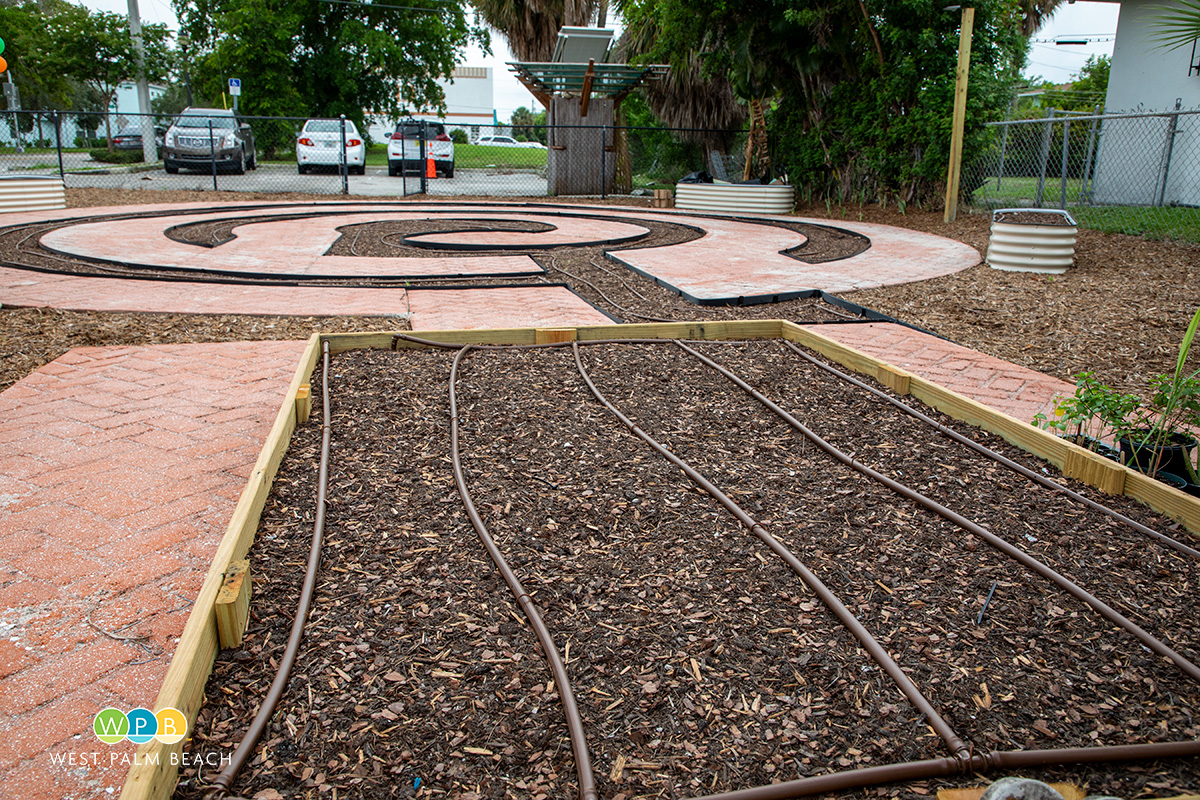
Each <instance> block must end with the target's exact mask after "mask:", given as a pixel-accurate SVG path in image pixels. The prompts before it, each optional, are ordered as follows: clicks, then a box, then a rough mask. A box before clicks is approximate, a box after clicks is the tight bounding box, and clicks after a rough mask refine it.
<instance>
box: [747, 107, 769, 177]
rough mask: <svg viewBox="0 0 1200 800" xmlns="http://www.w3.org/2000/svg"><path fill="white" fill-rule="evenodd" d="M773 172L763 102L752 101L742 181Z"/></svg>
mask: <svg viewBox="0 0 1200 800" xmlns="http://www.w3.org/2000/svg"><path fill="white" fill-rule="evenodd" d="M770 171H771V153H770V149H769V148H768V146H767V117H766V114H764V113H763V101H762V99H761V98H755V99H753V100H751V101H750V136H749V138H748V139H746V168H745V169H744V170H743V171H742V180H744V181H748V180H750V179H751V178H753V177H757V176H759V175H767V174H769V173H770Z"/></svg>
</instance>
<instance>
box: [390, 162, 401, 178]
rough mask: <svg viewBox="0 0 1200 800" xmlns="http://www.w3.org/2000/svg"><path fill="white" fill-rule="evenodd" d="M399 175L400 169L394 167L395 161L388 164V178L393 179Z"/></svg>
mask: <svg viewBox="0 0 1200 800" xmlns="http://www.w3.org/2000/svg"><path fill="white" fill-rule="evenodd" d="M399 174H400V168H399V167H397V166H396V162H395V161H389V162H388V177H389V178H394V177H396V176H397V175H399Z"/></svg>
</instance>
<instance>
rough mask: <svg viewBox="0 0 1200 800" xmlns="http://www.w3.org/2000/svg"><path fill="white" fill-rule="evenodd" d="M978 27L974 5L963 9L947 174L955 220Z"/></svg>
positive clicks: (950, 212)
mask: <svg viewBox="0 0 1200 800" xmlns="http://www.w3.org/2000/svg"><path fill="white" fill-rule="evenodd" d="M974 27H975V9H973V8H964V9H963V10H962V31H961V32H960V33H959V35H958V70H957V71H956V72H955V76H954V121H953V123H952V126H953V127H952V130H951V134H950V170H949V174H947V176H946V216H945V218H944V221H946V222H953V221H954V220H955V218H956V217H957V216H958V180H959V177H960V176H961V173H962V150H963V127H964V125H965V123H966V118H967V77H968V76H969V75H970V72H971V32H972V30H973V29H974Z"/></svg>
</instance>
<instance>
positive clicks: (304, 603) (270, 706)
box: [204, 342, 330, 800]
mask: <svg viewBox="0 0 1200 800" xmlns="http://www.w3.org/2000/svg"><path fill="white" fill-rule="evenodd" d="M321 417H322V422H321V466H320V468H319V470H318V476H317V510H316V519H315V520H314V522H313V535H312V547H311V549H310V550H309V553H308V571H307V572H306V573H305V574H304V586H303V588H302V589H301V590H300V602H299V603H298V604H297V605H296V616H295V618H294V619H293V620H292V632H291V635H290V636H289V638H288V643H287V649H286V650H284V653H283V658H281V659H280V660H279V670H278V671H277V672H276V673H275V680H274V681H272V682H271V688H270V690H269V691H268V692H267V696H266V697H265V698H263V702H262V705H261V706H259V708H258V713H257V714H255V715H254V720H253V721H252V722H251V723H250V727H249V728H247V729H246V734H245V736H243V737H242V741H241V742H240V743H239V744H238V746H237V749H236V750H235V751H234V752H233V755H232V756H231V757H230V760H229V763H228V764H227V765H226V766H225V769H223V770H221V774H220V775H218V776H217V777H216V779H215V780H214V781H213V784H215V785H214V786H213V788H211V789H209V790H208V791H207V792H205V794H204V797H205V800H214V798H219V797H224V796H225V795H227V794H229V792H230V790H231V788H232V787H233V782H234V781H235V780H237V776H238V773H239V772H241V770H242V767H244V766H245V765H246V761H247V760H248V759H249V758H250V755H251V754H252V753H253V752H254V748H255V746H256V745H257V744H258V740H259V738H261V737H262V735H263V731H265V730H266V728H267V723H268V722H269V721H270V719H271V715H272V714H273V713H274V712H275V706H276V705H278V704H279V699H280V698H281V697H283V690H284V689H285V688H286V687H287V682H288V677H289V675H290V674H291V671H292V664H293V663H295V661H296V655H297V654H298V653H299V652H300V640H301V638H302V637H303V636H304V623H305V621H306V620H307V619H308V608H309V606H310V605H311V604H312V596H313V592H314V591H315V589H316V586H317V570H318V569H319V568H320V566H321V544H322V541H323V540H324V538H325V490H326V487H327V486H328V484H329V439H330V413H329V342H325V347H324V357H323V364H322V373H321Z"/></svg>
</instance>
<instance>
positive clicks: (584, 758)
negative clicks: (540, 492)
mask: <svg viewBox="0 0 1200 800" xmlns="http://www.w3.org/2000/svg"><path fill="white" fill-rule="evenodd" d="M471 349H472V346H471V345H466V346H464V347H459V348H458V354H457V355H455V356H454V363H453V364H451V366H450V459H451V465H452V466H453V469H454V482H455V483H456V484H457V485H458V493H459V495H460V496H461V497H462V501H463V506H464V508H465V509H466V512H467V516H468V517H470V519H471V525H473V526H474V528H475V532H476V533H477V534H479V538H480V540H481V541H482V542H483V546H484V547H485V548H486V549H487V551H488V555H489V556H491V558H492V562H493V563H494V564H495V565H496V569H497V570H499V571H500V574H501V575H502V576H503V577H504V582H505V583H507V584H508V588H509V589H510V590H511V591H512V593H513V596H514V597H516V599H517V603H518V605H520V606H521V610H522V611H524V612H525V617H526V619H528V620H529V624H530V626H531V627H532V628H533V630H534V633H536V634H537V638H538V643H539V644H541V646H542V653H543V654H544V655H545V657H546V662H547V664H548V665H549V667H550V671H551V673H553V675H554V683H555V684H556V685H557V686H558V696H559V699H560V700H562V705H563V712H564V714H565V715H566V718H567V730H568V732H569V733H570V735H571V748H572V750H573V751H574V753H575V770H576V772H577V773H578V776H579V797H580V800H597V794H596V781H595V778H594V776H593V775H592V760H591V757H590V756H589V754H588V745H587V735H586V734H585V733H584V730H583V720H582V719H581V718H580V716H579V708H578V706H577V705H576V702H575V694H574V692H573V691H572V690H571V681H570V678H568V676H567V668H566V666H565V665H564V664H563V660H562V656H561V655H560V654H559V652H558V647H557V646H556V645H555V644H554V638H553V637H552V636H551V635H550V630H549V629H548V628H547V627H546V623H545V622H544V621H542V615H541V613H540V612H539V611H538V609H537V605H536V604H535V603H534V602H533V598H531V597H530V596H529V592H527V591H525V587H524V586H522V585H521V581H520V579H519V578H517V575H516V573H514V572H513V571H512V568H510V567H509V565H508V562H507V561H506V560H505V559H504V554H503V553H501V552H500V548H499V547H498V546H497V545H496V542H495V540H494V539H492V536H491V534H489V533H488V530H487V526H486V525H485V524H484V522H483V518H482V517H480V516H479V512H478V511H477V510H476V508H475V503H474V501H473V500H472V499H471V493H470V491H469V490H468V489H467V479H466V476H465V475H464V474H463V468H462V461H461V459H460V458H459V449H458V396H457V392H456V390H455V385H456V383H457V381H458V366H459V364H461V363H462V360H463V358H465V357H466V355H467V353H468V352H470V351H471Z"/></svg>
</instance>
